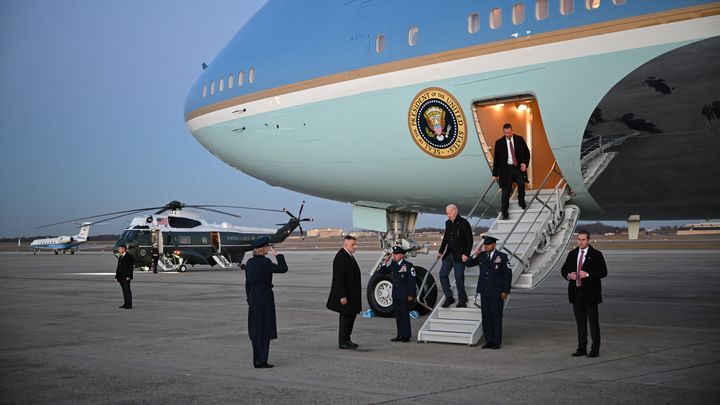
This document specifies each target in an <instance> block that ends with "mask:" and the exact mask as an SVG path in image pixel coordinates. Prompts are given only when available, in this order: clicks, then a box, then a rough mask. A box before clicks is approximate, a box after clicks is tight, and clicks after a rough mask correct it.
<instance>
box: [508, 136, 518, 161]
mask: <svg viewBox="0 0 720 405" xmlns="http://www.w3.org/2000/svg"><path fill="white" fill-rule="evenodd" d="M508 144H509V145H510V153H511V154H512V162H513V166H517V158H516V157H515V148H514V147H513V141H512V138H510V139H509V140H508Z"/></svg>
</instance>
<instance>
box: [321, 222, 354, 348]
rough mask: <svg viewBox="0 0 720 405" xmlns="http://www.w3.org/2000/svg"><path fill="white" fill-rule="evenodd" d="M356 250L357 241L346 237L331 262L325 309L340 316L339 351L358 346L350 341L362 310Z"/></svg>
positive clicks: (349, 236)
mask: <svg viewBox="0 0 720 405" xmlns="http://www.w3.org/2000/svg"><path fill="white" fill-rule="evenodd" d="M356 249H357V240H356V239H355V237H354V236H351V235H347V236H345V239H343V247H342V249H340V250H339V251H338V252H337V254H336V255H335V259H334V260H333V278H332V285H331V287H330V296H329V297H328V301H327V307H328V309H330V310H331V311H335V312H337V313H339V314H340V330H339V331H338V345H339V347H340V349H344V350H354V349H357V347H358V345H357V344H355V343H353V341H352V340H351V339H350V334H351V333H352V330H353V326H354V325H355V318H356V317H357V314H359V313H360V311H361V309H362V304H361V302H360V300H361V298H360V296H361V295H362V294H361V289H362V286H361V285H360V283H361V282H360V266H358V263H357V261H356V260H355V257H353V254H354V253H355V250H356Z"/></svg>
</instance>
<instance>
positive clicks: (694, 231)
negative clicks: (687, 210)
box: [677, 222, 720, 235]
mask: <svg viewBox="0 0 720 405" xmlns="http://www.w3.org/2000/svg"><path fill="white" fill-rule="evenodd" d="M677 234H678V235H718V234H720V223H717V222H705V223H703V224H687V225H685V226H681V227H680V228H678V231H677Z"/></svg>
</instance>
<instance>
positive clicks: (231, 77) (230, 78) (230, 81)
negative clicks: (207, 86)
mask: <svg viewBox="0 0 720 405" xmlns="http://www.w3.org/2000/svg"><path fill="white" fill-rule="evenodd" d="M233 85H235V75H234V74H233V73H230V75H229V76H228V90H230V89H232V88H233Z"/></svg>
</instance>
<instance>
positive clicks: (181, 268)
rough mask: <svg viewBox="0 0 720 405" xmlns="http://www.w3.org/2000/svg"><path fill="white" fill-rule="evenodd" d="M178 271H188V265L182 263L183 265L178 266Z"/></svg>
mask: <svg viewBox="0 0 720 405" xmlns="http://www.w3.org/2000/svg"><path fill="white" fill-rule="evenodd" d="M177 271H178V273H185V272H186V271H187V267H186V266H185V265H184V264H181V265H180V266H179V267H178V268H177Z"/></svg>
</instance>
